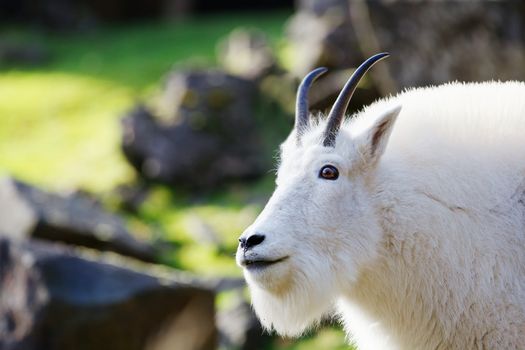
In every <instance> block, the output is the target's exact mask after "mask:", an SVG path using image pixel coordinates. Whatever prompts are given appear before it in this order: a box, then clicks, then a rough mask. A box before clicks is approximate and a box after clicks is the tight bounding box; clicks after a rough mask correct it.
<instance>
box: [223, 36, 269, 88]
mask: <svg viewBox="0 0 525 350" xmlns="http://www.w3.org/2000/svg"><path fill="white" fill-rule="evenodd" d="M217 56H218V59H219V63H220V65H221V66H222V67H223V68H224V69H225V70H226V71H227V72H228V73H230V74H232V75H235V76H238V77H241V78H244V79H248V80H260V79H261V78H262V77H264V76H266V75H268V74H269V73H270V72H272V71H273V70H275V69H276V67H277V62H276V59H275V56H274V54H273V52H272V49H271V47H270V44H269V43H268V39H267V38H266V34H265V33H264V32H262V31H260V30H255V29H241V28H239V29H235V30H234V31H232V32H231V33H230V34H229V35H228V36H227V37H226V38H225V39H223V40H222V42H220V44H219V45H218V54H217Z"/></svg>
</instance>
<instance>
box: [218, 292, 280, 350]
mask: <svg viewBox="0 0 525 350" xmlns="http://www.w3.org/2000/svg"><path fill="white" fill-rule="evenodd" d="M239 291H240V290H239ZM217 327H218V329H219V335H220V338H219V339H220V344H221V346H222V347H223V348H225V349H239V350H252V349H264V348H266V347H267V346H268V344H269V343H270V342H271V340H272V336H270V334H269V333H268V332H266V331H264V330H263V328H262V326H261V324H260V322H259V320H258V319H257V316H255V313H254V312H253V310H252V308H251V306H250V305H249V304H248V303H247V302H246V301H245V300H244V298H243V297H242V295H241V293H239V296H238V300H237V303H236V304H235V305H234V306H233V307H231V308H229V309H227V310H223V311H220V312H219V313H218V314H217Z"/></svg>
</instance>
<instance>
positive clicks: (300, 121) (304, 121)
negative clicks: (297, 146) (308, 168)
mask: <svg viewBox="0 0 525 350" xmlns="http://www.w3.org/2000/svg"><path fill="white" fill-rule="evenodd" d="M326 71H327V69H326V68H324V67H320V68H316V69H314V70H313V71H311V72H310V73H308V75H307V76H305V77H304V79H303V81H302V82H301V84H300V85H299V87H298V88H297V101H296V102H295V130H296V132H297V141H299V139H300V138H301V135H302V133H303V132H304V130H305V129H306V127H307V126H308V115H309V112H308V91H309V90H310V87H311V86H312V84H313V82H314V81H315V79H317V78H318V77H319V76H320V75H322V74H323V73H325V72H326Z"/></svg>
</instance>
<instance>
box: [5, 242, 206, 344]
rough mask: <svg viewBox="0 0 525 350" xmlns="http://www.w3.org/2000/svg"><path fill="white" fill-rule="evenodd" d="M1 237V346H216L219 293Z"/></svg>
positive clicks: (60, 248)
mask: <svg viewBox="0 0 525 350" xmlns="http://www.w3.org/2000/svg"><path fill="white" fill-rule="evenodd" d="M77 253H78V252H75V251H74V250H72V249H66V248H64V247H63V246H59V245H56V244H55V245H51V244H48V243H42V242H34V241H33V242H24V243H19V242H16V243H15V242H14V241H10V240H8V239H5V238H0V349H3V350H41V349H46V350H92V349H97V350H106V349H107V350H118V349H126V350H144V349H147V350H165V349H166V350H167V349H188V350H204V349H215V346H216V329H215V323H214V292H213V291H211V290H209V289H206V288H203V287H202V286H200V285H199V284H198V283H195V282H193V283H192V282H191V281H187V280H185V279H183V278H174V277H173V276H171V277H172V278H170V279H167V278H161V277H158V276H155V275H150V274H147V273H144V272H143V271H139V270H134V269H130V268H129V267H124V266H123V265H119V264H115V263H114V262H111V263H110V262H108V261H105V260H103V259H101V258H100V257H99V258H93V257H91V258H87V257H85V256H80V255H77Z"/></svg>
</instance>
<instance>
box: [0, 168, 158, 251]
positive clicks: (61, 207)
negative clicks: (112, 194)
mask: <svg viewBox="0 0 525 350" xmlns="http://www.w3.org/2000/svg"><path fill="white" fill-rule="evenodd" d="M0 232H3V233H4V235H8V236H9V237H11V238H13V239H18V240H20V239H24V238H40V239H46V240H51V241H61V242H64V243H68V244H73V245H79V246H85V247H90V248H95V249H99V250H108V251H113V252H117V253H120V254H123V255H127V256H131V257H134V258H137V259H141V260H144V261H154V260H155V251H154V249H153V248H152V246H150V245H149V244H147V243H144V242H140V241H138V240H136V239H135V238H134V237H133V236H132V235H131V234H130V233H129V232H128V231H127V230H126V227H125V224H124V222H123V221H122V220H121V219H120V218H119V217H117V216H115V215H112V214H109V213H107V212H105V211H104V210H103V208H102V207H101V206H100V205H99V204H98V203H97V202H96V201H94V200H93V199H91V198H88V197H86V196H83V195H80V194H71V195H68V196H60V195H57V194H52V193H48V192H45V191H42V190H39V189H37V188H35V187H32V186H30V185H27V184H24V183H22V182H19V181H16V180H13V179H10V178H3V179H0Z"/></svg>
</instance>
